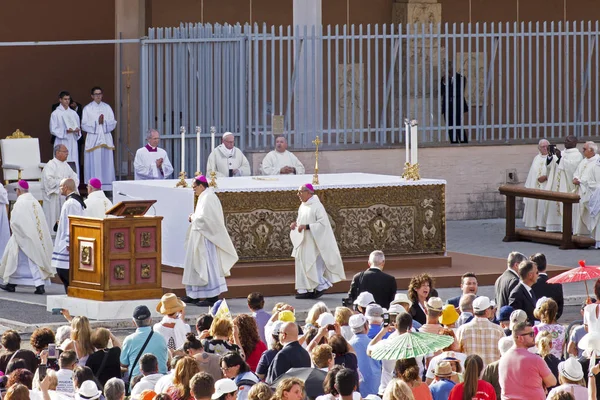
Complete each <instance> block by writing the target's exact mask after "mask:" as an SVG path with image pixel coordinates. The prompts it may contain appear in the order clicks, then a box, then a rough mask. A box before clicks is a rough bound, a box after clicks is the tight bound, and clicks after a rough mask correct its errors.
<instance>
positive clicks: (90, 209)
mask: <svg viewBox="0 0 600 400" xmlns="http://www.w3.org/2000/svg"><path fill="white" fill-rule="evenodd" d="M112 206H113V203H112V201H110V200H109V199H108V197H106V194H104V192H103V191H102V190H96V191H95V192H92V193H90V194H88V197H87V199H85V207H86V208H85V212H84V215H85V216H86V217H92V218H106V211H108V210H109V209H110V208H111V207H112Z"/></svg>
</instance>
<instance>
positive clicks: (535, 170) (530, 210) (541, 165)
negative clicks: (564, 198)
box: [523, 153, 549, 229]
mask: <svg viewBox="0 0 600 400" xmlns="http://www.w3.org/2000/svg"><path fill="white" fill-rule="evenodd" d="M547 161H548V157H547V156H544V155H542V154H541V153H539V154H538V155H536V156H535V157H534V158H533V162H532V163H531V167H530V168H529V174H527V180H526V181H525V187H526V188H527V189H545V188H546V183H547V181H546V182H543V183H541V182H539V181H538V178H539V177H541V176H548V172H549V166H548V164H547ZM523 203H524V204H525V208H524V210H523V222H524V223H525V227H526V228H529V229H537V228H538V208H539V211H541V209H542V207H543V206H544V203H542V201H541V200H537V199H528V198H523ZM543 226H545V224H544V225H543Z"/></svg>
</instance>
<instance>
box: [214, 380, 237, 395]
mask: <svg viewBox="0 0 600 400" xmlns="http://www.w3.org/2000/svg"><path fill="white" fill-rule="evenodd" d="M237 390H238V387H237V385H236V384H235V382H234V381H232V380H231V379H227V378H223V379H219V380H218V381H216V382H215V392H214V393H213V395H212V396H211V397H210V398H211V399H213V400H216V399H218V398H219V397H221V396H223V395H224V394H227V393H233V392H236V391H237Z"/></svg>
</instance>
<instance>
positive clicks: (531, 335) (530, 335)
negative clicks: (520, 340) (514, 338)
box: [519, 331, 535, 337]
mask: <svg viewBox="0 0 600 400" xmlns="http://www.w3.org/2000/svg"><path fill="white" fill-rule="evenodd" d="M519 336H529V337H534V336H535V333H534V332H533V331H531V332H528V333H522V334H520V335H519Z"/></svg>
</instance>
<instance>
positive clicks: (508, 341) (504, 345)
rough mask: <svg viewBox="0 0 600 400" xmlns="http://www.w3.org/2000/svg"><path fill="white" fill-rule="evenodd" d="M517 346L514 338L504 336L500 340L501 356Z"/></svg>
mask: <svg viewBox="0 0 600 400" xmlns="http://www.w3.org/2000/svg"><path fill="white" fill-rule="evenodd" d="M514 345H515V341H514V339H513V338H512V336H504V337H503V338H500V340H498V350H500V355H503V354H504V353H506V352H507V351H508V350H510V349H511V348H512V347H513V346H514Z"/></svg>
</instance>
